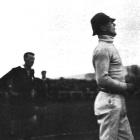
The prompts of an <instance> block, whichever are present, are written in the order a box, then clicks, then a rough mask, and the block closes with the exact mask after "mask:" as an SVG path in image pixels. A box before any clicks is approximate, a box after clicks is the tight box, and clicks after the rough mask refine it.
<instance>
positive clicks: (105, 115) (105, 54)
mask: <svg viewBox="0 0 140 140" xmlns="http://www.w3.org/2000/svg"><path fill="white" fill-rule="evenodd" d="M114 21H115V19H114V18H111V17H109V16H108V15H106V14H104V13H97V14H96V15H95V16H94V17H93V18H92V19H91V25H92V29H93V35H97V36H98V38H99V43H98V45H97V46H96V48H95V50H94V54H93V66H94V69H95V76H96V82H97V85H98V88H99V93H98V94H97V96H96V99H95V102H94V111H95V115H96V116H97V121H98V124H99V126H100V133H99V136H100V140H134V137H133V134H132V131H131V128H130V125H129V120H128V118H127V113H126V103H125V94H126V93H128V92H130V93H131V92H133V91H134V90H135V87H134V84H130V83H126V82H125V75H124V70H123V65H122V60H121V58H120V55H119V53H118V50H117V49H116V48H115V46H114V44H113V39H114V37H115V36H116V30H115V29H116V28H115V27H116V24H115V23H114Z"/></svg>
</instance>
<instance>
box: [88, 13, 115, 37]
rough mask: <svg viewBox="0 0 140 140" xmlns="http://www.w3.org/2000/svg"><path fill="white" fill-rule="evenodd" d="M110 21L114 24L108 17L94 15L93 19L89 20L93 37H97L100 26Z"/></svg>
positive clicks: (102, 14) (98, 14)
mask: <svg viewBox="0 0 140 140" xmlns="http://www.w3.org/2000/svg"><path fill="white" fill-rule="evenodd" d="M110 21H112V22H114V21H115V19H114V18H111V17H109V16H108V15H106V14H104V13H97V14H96V15H94V16H93V18H92V19H91V26H92V30H93V35H98V32H99V31H100V26H102V25H105V24H106V23H108V22H110Z"/></svg>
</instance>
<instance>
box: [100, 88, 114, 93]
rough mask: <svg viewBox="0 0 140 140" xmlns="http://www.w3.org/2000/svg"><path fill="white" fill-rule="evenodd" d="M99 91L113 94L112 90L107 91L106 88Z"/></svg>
mask: <svg viewBox="0 0 140 140" xmlns="http://www.w3.org/2000/svg"><path fill="white" fill-rule="evenodd" d="M99 91H103V92H107V93H112V92H111V91H110V90H108V89H105V88H99Z"/></svg>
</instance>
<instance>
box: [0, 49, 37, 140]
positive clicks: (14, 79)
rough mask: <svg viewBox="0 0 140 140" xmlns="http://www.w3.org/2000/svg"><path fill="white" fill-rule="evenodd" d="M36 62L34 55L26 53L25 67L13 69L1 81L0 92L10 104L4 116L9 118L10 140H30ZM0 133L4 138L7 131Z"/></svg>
mask: <svg viewBox="0 0 140 140" xmlns="http://www.w3.org/2000/svg"><path fill="white" fill-rule="evenodd" d="M34 60H35V55H34V53H32V52H26V53H25V54H24V62H25V63H24V65H23V66H18V67H15V68H13V69H12V70H10V71H9V72H8V73H7V74H5V75H4V76H3V77H2V78H1V79H0V90H1V91H3V93H4V94H5V93H6V94H5V97H4V98H6V100H7V102H6V104H7V103H8V106H7V108H8V109H7V112H5V113H4V114H7V115H8V116H7V117H9V123H10V124H9V127H11V128H9V133H8V132H7V133H6V135H7V136H8V135H9V137H10V139H12V138H13V139H18V137H19V138H20V137H21V138H23V139H26V140H27V139H30V134H31V131H30V128H29V127H28V124H27V122H28V120H29V119H31V118H32V117H34V118H35V116H34V112H33V103H32V99H33V98H34V96H35V88H34V69H32V66H33V64H34ZM3 109H4V108H3ZM0 127H1V126H0ZM4 127H5V126H4ZM2 129H3V128H2ZM6 131H8V129H7V130H6ZM0 133H3V134H2V137H4V136H5V134H4V133H5V130H3V131H1V132H0ZM3 140H4V138H3Z"/></svg>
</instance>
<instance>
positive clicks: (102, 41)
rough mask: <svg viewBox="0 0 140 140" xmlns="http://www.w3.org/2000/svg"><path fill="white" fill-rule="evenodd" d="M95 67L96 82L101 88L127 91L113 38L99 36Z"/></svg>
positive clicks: (94, 58) (95, 51)
mask: <svg viewBox="0 0 140 140" xmlns="http://www.w3.org/2000/svg"><path fill="white" fill-rule="evenodd" d="M93 65H94V69H95V75H96V81H97V84H98V86H99V87H100V88H104V89H107V90H109V91H113V92H114V93H115V92H116V93H117V92H123V91H125V90H126V89H127V84H126V83H125V78H124V69H123V65H122V61H121V58H120V55H119V53H118V51H117V49H116V48H115V46H114V45H113V37H111V36H108V35H102V36H99V44H98V46H97V47H96V48H95V50H94V54H93Z"/></svg>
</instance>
